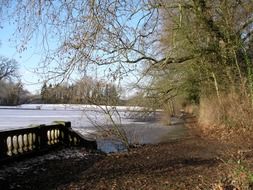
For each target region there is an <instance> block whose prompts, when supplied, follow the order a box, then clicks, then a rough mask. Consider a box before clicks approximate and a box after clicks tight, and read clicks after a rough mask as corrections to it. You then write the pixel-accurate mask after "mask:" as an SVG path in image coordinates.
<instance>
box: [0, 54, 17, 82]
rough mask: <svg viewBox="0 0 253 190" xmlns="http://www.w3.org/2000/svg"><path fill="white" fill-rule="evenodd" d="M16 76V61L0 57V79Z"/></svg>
mask: <svg viewBox="0 0 253 190" xmlns="http://www.w3.org/2000/svg"><path fill="white" fill-rule="evenodd" d="M17 76H18V74H17V61H16V60H14V59H8V58H6V57H0V81H1V80H3V79H11V78H15V77H17Z"/></svg>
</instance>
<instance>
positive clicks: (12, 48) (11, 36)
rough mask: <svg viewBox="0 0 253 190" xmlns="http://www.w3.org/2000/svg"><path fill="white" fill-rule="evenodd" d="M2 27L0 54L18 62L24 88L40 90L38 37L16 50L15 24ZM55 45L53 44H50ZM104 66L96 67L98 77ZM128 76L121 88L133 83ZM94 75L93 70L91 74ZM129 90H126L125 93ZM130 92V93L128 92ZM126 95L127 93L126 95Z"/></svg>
mask: <svg viewBox="0 0 253 190" xmlns="http://www.w3.org/2000/svg"><path fill="white" fill-rule="evenodd" d="M2 26H3V28H1V29H0V42H1V45H0V55H1V56H5V57H7V58H10V59H15V60H16V61H17V62H18V63H19V74H20V76H21V80H22V83H23V84H24V87H25V89H27V90H29V91H30V92H31V93H33V94H36V93H39V92H40V88H41V86H42V83H43V82H42V81H43V79H41V75H39V74H37V73H36V72H35V70H36V68H38V65H39V63H40V61H41V59H43V55H44V54H43V51H44V50H43V48H41V46H40V45H39V44H40V43H39V42H40V40H39V39H38V38H36V37H35V38H33V39H32V40H31V41H30V42H29V43H28V46H27V49H26V50H25V51H23V52H19V51H18V48H17V46H18V44H19V42H18V39H17V37H16V36H15V29H16V28H15V26H14V25H11V24H10V23H9V22H5V23H3V24H2ZM50 45H51V46H55V45H54V44H50ZM96 67H97V66H92V67H90V71H91V70H93V71H94V70H95V69H96ZM107 69H108V68H106V67H101V66H100V67H97V70H98V75H99V76H98V77H99V78H100V79H104V80H105V79H106V78H107V77H106V75H107V73H106V70H107ZM135 74H136V73H135ZM135 74H133V75H132V76H128V77H126V78H127V79H126V78H125V80H123V82H122V83H121V84H123V88H126V87H129V84H131V83H134V82H135V81H136V80H137V79H136V76H134V75H135ZM91 75H95V72H93V74H91ZM130 75H131V74H130ZM128 93H130V92H127V94H128ZM130 94H132V93H130ZM126 96H127V95H126Z"/></svg>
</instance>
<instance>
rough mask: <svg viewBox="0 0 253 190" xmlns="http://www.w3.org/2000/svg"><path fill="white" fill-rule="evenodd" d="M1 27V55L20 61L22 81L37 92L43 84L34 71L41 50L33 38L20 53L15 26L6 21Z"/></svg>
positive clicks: (31, 90)
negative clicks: (39, 81)
mask: <svg viewBox="0 0 253 190" xmlns="http://www.w3.org/2000/svg"><path fill="white" fill-rule="evenodd" d="M2 26H3V28H1V29H0V42H1V45H0V55H1V56H5V57H7V58H10V59H15V60H16V61H17V62H18V63H19V74H20V75H21V79H22V82H23V83H24V86H25V88H26V89H27V90H29V91H30V92H32V93H36V91H38V90H39V89H40V86H41V84H40V83H38V80H39V76H38V75H37V74H36V73H35V72H34V69H35V68H36V66H37V65H38V63H39V61H40V59H41V54H40V52H41V50H40V49H39V48H38V46H36V41H35V40H33V41H32V42H31V43H30V44H29V45H28V46H27V50H26V51H24V52H21V53H19V52H18V51H17V48H16V47H17V45H18V43H17V42H16V41H15V40H16V37H14V32H15V27H14V26H13V25H11V24H10V23H9V22H6V23H4V24H3V25H2Z"/></svg>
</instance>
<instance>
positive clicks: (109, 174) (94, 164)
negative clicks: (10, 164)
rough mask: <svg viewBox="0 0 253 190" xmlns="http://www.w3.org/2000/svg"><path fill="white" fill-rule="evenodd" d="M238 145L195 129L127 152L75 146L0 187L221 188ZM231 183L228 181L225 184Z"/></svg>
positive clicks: (13, 176)
mask: <svg viewBox="0 0 253 190" xmlns="http://www.w3.org/2000/svg"><path fill="white" fill-rule="evenodd" d="M227 150H229V154H228V153H227ZM237 150H238V147H231V145H228V144H221V143H218V141H215V140H207V139H205V138H202V137H200V136H199V135H198V133H196V132H194V131H192V132H191V134H190V135H189V136H186V137H185V138H184V139H181V140H177V141H173V142H168V143H163V144H159V145H145V146H142V147H139V148H134V149H132V150H131V151H130V152H128V153H117V154H110V155H107V156H105V155H101V154H87V153H86V152H85V151H84V150H81V149H80V150H76V149H75V150H70V152H69V153H67V154H70V155H72V156H70V157H68V158H66V157H65V156H62V157H61V156H58V157H57V156H56V158H57V159H54V158H53V159H43V160H42V161H40V162H38V163H39V164H38V163H37V164H36V162H34V164H32V165H31V167H30V168H29V169H27V170H24V169H23V170H22V169H21V170H19V171H17V172H9V175H7V176H5V178H4V177H2V179H0V185H1V189H2V187H4V188H3V189H87V190H90V189H104V190H107V189H129V190H131V189H133V190H135V189H138V190H139V189H145V190H146V189H156V190H157V189H158V190H160V189H161V190H163V189H170V190H171V189H175V190H178V189H179V190H180V189H182V190H184V189H186V190H188V189H189V190H192V189H203V190H208V189H217V190H218V189H219V190H222V188H221V187H222V185H220V186H219V185H217V184H220V182H221V181H222V179H224V177H226V176H228V174H229V173H230V172H231V171H230V170H231V168H230V167H229V165H228V164H227V163H226V161H228V160H229V159H230V158H229V155H230V154H233V153H235V154H236V152H237ZM71 151H74V153H75V154H76V156H75V154H73V152H71ZM82 151H83V152H82ZM80 155H83V156H80ZM224 160H225V162H224ZM247 163H249V164H251V166H253V154H252V153H249V154H248V155H247ZM20 165H21V166H23V167H24V164H23V165H22V164H19V165H18V166H17V168H20V167H21V166H20ZM21 168H22V167H21ZM250 169H253V168H250ZM252 171H253V170H252ZM0 175H1V173H0ZM1 183H2V184H1ZM216 187H217V188H216ZM230 187H231V188H232V186H230V184H229V183H228V185H224V188H223V189H227V190H228V189H229V188H230ZM231 188H230V189H231ZM242 189H243V188H242ZM248 189H250V188H248Z"/></svg>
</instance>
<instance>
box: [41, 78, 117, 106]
mask: <svg viewBox="0 0 253 190" xmlns="http://www.w3.org/2000/svg"><path fill="white" fill-rule="evenodd" d="M40 95H41V101H42V103H45V104H52V103H54V104H58V103H62V104H66V103H71V104H104V105H118V104H119V101H120V98H119V91H118V89H117V87H116V86H115V85H114V84H111V83H106V82H103V81H97V80H95V79H92V78H90V77H86V78H82V79H81V80H79V81H77V82H76V83H74V84H71V85H69V84H66V83H65V84H58V85H52V84H46V83H44V84H43V86H42V88H41V94H40Z"/></svg>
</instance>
